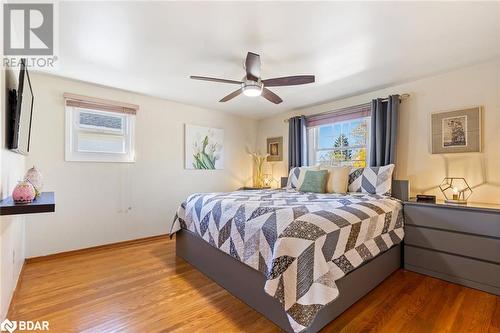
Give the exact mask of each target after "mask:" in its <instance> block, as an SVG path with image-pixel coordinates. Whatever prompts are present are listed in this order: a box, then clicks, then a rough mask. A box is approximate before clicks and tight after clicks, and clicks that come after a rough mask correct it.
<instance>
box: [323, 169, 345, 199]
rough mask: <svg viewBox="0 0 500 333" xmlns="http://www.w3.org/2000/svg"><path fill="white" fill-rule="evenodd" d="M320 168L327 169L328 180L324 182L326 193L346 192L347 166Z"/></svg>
mask: <svg viewBox="0 0 500 333" xmlns="http://www.w3.org/2000/svg"><path fill="white" fill-rule="evenodd" d="M321 170H327V171H328V181H327V183H326V192H327V193H346V192H347V185H348V182H349V172H350V168H349V167H333V166H332V167H330V166H326V167H321Z"/></svg>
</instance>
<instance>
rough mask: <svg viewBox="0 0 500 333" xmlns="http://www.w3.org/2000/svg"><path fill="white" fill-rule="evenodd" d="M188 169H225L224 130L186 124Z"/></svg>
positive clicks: (186, 166)
mask: <svg viewBox="0 0 500 333" xmlns="http://www.w3.org/2000/svg"><path fill="white" fill-rule="evenodd" d="M185 144H186V165H185V168H186V169H209V170H210V169H224V130H223V129H220V128H210V127H202V126H195V125H189V124H186V130H185Z"/></svg>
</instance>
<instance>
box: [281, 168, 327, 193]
mask: <svg viewBox="0 0 500 333" xmlns="http://www.w3.org/2000/svg"><path fill="white" fill-rule="evenodd" d="M306 170H314V171H318V170H319V166H318V165H314V166H309V167H295V168H292V169H291V170H290V173H289V174H288V182H287V184H286V188H299V187H300V185H299V179H300V175H301V174H302V178H301V179H300V181H303V180H304V179H303V177H304V174H305V172H302V171H306ZM300 184H302V183H300Z"/></svg>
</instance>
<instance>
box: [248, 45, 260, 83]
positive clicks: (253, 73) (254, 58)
mask: <svg viewBox="0 0 500 333" xmlns="http://www.w3.org/2000/svg"><path fill="white" fill-rule="evenodd" d="M245 69H246V71H247V79H248V80H252V81H257V80H258V79H259V78H260V55H258V54H257V53H253V52H248V53H247V58H246V59H245Z"/></svg>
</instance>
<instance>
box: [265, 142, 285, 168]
mask: <svg viewBox="0 0 500 333" xmlns="http://www.w3.org/2000/svg"><path fill="white" fill-rule="evenodd" d="M267 153H268V154H269V156H268V157H267V161H268V162H278V161H283V137H282V136H280V137H277V138H267Z"/></svg>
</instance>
